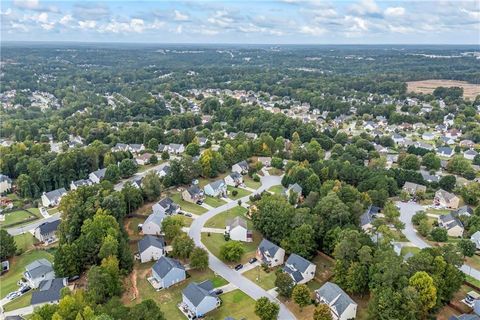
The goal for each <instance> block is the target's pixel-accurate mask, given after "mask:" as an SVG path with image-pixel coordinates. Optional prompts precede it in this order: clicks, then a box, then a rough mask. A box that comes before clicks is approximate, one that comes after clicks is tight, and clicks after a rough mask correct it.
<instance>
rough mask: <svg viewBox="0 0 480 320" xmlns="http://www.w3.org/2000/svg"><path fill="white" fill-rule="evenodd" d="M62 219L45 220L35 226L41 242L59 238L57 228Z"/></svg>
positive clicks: (35, 233)
mask: <svg viewBox="0 0 480 320" xmlns="http://www.w3.org/2000/svg"><path fill="white" fill-rule="evenodd" d="M60 222H61V221H60V219H57V220H53V221H48V222H44V223H42V224H41V225H39V226H38V227H36V228H35V231H34V233H33V234H34V236H35V238H37V239H38V241H40V242H54V241H55V240H56V239H57V235H56V232H57V228H58V226H59V225H60Z"/></svg>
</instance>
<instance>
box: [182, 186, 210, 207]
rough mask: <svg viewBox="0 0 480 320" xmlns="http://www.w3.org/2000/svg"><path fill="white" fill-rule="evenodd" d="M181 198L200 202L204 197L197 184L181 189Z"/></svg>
mask: <svg viewBox="0 0 480 320" xmlns="http://www.w3.org/2000/svg"><path fill="white" fill-rule="evenodd" d="M182 199H183V200H185V201H188V202H192V203H202V202H203V200H204V199H205V193H204V192H203V190H202V189H200V188H199V187H198V186H197V185H193V186H191V187H190V188H187V189H185V190H183V192H182Z"/></svg>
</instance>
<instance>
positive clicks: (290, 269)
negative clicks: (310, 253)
mask: <svg viewBox="0 0 480 320" xmlns="http://www.w3.org/2000/svg"><path fill="white" fill-rule="evenodd" d="M310 264H311V262H310V261H308V260H307V259H305V258H303V257H300V256H299V255H298V254H295V253H292V254H291V255H290V257H288V259H287V262H286V263H285V267H284V268H283V271H285V272H286V273H288V274H290V275H291V276H292V277H293V279H295V281H296V282H299V281H301V280H302V279H303V275H302V273H303V272H305V270H307V268H308V266H310Z"/></svg>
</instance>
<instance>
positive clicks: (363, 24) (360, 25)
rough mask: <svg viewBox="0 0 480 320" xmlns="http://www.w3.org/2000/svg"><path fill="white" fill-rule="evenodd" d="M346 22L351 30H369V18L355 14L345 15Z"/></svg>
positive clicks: (355, 31) (354, 31) (356, 31)
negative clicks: (355, 15)
mask: <svg viewBox="0 0 480 320" xmlns="http://www.w3.org/2000/svg"><path fill="white" fill-rule="evenodd" d="M345 22H346V23H347V25H348V31H349V32H353V33H359V32H363V31H368V25H367V20H365V19H362V18H359V17H354V16H345Z"/></svg>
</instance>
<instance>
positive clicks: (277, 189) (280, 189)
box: [268, 185, 285, 194]
mask: <svg viewBox="0 0 480 320" xmlns="http://www.w3.org/2000/svg"><path fill="white" fill-rule="evenodd" d="M284 190H285V188H284V187H283V186H282V185H278V186H273V187H271V188H270V189H268V191H270V192H273V193H275V194H283V191H284Z"/></svg>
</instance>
